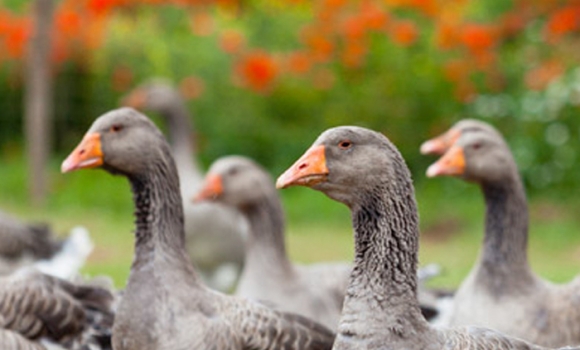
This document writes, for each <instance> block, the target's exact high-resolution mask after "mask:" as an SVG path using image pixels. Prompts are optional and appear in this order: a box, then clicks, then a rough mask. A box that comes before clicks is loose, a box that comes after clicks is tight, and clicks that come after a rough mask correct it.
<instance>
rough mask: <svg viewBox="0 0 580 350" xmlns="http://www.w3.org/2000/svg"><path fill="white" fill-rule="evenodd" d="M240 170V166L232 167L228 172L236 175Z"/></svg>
mask: <svg viewBox="0 0 580 350" xmlns="http://www.w3.org/2000/svg"><path fill="white" fill-rule="evenodd" d="M238 172H239V169H238V168H231V169H230V170H229V171H228V173H229V175H230V176H234V175H236V174H237V173H238Z"/></svg>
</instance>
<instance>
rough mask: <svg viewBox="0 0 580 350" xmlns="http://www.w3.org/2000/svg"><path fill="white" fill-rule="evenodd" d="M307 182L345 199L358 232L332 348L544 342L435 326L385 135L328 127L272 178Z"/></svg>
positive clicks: (405, 177) (399, 162)
mask: <svg viewBox="0 0 580 350" xmlns="http://www.w3.org/2000/svg"><path fill="white" fill-rule="evenodd" d="M291 185H303V186H308V187H312V188H314V189H316V190H319V191H321V192H323V193H325V194H326V195H327V196H329V197H330V198H331V199H334V200H336V201H339V202H342V203H344V204H346V205H347V206H348V207H349V208H350V210H351V213H352V222H353V228H354V238H355V260H354V266H353V272H352V274H351V277H350V281H349V286H348V289H347V292H346V297H345V301H344V307H343V311H342V316H341V320H340V324H339V327H338V332H337V337H336V340H335V344H334V347H333V349H335V350H346V349H349V350H350V349H353V350H354V349H357V350H361V349H366V350H371V349H372V350H374V349H389V350H395V349H401V350H402V349H405V350H414V349H417V350H419V349H423V350H425V349H427V350H443V349H444V350H460V349H461V350H466V349H473V350H475V349H498V350H499V349H501V350H507V349H542V347H540V346H535V345H532V344H530V343H527V342H525V341H523V340H520V339H517V338H511V337H509V336H506V335H503V334H501V333H499V332H496V331H493V330H489V329H485V328H477V327H461V328H434V327H432V326H430V325H429V324H428V323H427V321H426V320H425V319H424V318H423V316H422V315H421V312H420V309H419V302H418V300H417V253H418V241H419V239H418V238H419V228H418V223H419V221H418V215H417V207H416V203H415V196H414V188H413V185H412V180H411V176H410V173H409V170H408V168H407V166H406V164H405V162H404V160H403V158H402V156H401V155H400V153H399V152H398V150H397V149H396V147H395V146H394V145H393V144H392V143H391V142H390V141H389V140H388V139H387V138H386V137H385V136H383V135H382V134H380V133H378V132H374V131H372V130H369V129H365V128H360V127H352V126H344V127H337V128H332V129H329V130H327V131H325V132H324V133H323V134H322V135H320V136H319V138H318V139H317V140H316V141H315V142H314V144H313V145H312V146H311V147H310V149H308V150H307V151H306V153H305V154H304V155H303V156H302V157H301V158H300V159H298V160H297V161H296V163H294V165H292V166H291V167H290V168H289V169H288V170H287V171H286V172H285V173H284V174H282V175H281V176H280V177H279V178H278V181H277V186H278V187H279V188H284V187H288V186H291Z"/></svg>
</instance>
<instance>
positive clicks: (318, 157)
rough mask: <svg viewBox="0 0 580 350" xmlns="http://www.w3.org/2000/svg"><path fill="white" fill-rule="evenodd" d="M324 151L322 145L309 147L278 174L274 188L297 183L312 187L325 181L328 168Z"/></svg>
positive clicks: (296, 184)
mask: <svg viewBox="0 0 580 350" xmlns="http://www.w3.org/2000/svg"><path fill="white" fill-rule="evenodd" d="M324 153H325V148H324V146H314V147H311V148H310V149H309V150H307V151H306V153H304V155H302V157H300V159H298V160H297V161H296V163H294V164H293V165H292V166H291V167H290V168H288V170H286V171H285V172H284V174H282V175H280V177H279V178H278V180H277V181H276V188H278V189H281V188H286V187H290V186H298V185H300V186H308V187H312V186H314V185H316V184H319V183H321V182H324V181H326V178H327V177H328V168H327V166H326V157H325V155H324Z"/></svg>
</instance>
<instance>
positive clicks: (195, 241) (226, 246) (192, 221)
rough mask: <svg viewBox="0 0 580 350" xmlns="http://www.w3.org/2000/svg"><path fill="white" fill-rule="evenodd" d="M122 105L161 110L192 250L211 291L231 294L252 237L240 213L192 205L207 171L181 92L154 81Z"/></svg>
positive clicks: (133, 94)
mask: <svg viewBox="0 0 580 350" xmlns="http://www.w3.org/2000/svg"><path fill="white" fill-rule="evenodd" d="M122 104H123V105H125V106H128V107H133V108H135V109H137V110H141V111H152V112H156V113H157V114H159V115H160V116H161V117H162V119H163V120H164V122H165V123H166V125H167V126H168V135H169V141H170V144H171V150H172V153H173V157H174V159H175V162H176V165H177V172H178V175H179V179H180V183H181V197H182V198H183V200H184V202H183V209H184V219H185V241H186V245H187V251H188V253H189V256H190V258H191V260H192V261H193V263H194V264H195V266H196V267H197V268H198V271H199V272H201V274H202V276H203V277H204V280H205V281H206V282H207V283H208V284H209V285H210V286H211V287H212V288H215V289H217V290H220V291H231V290H232V289H233V288H234V286H235V284H236V281H237V279H238V277H239V274H240V271H241V269H242V266H243V263H244V248H243V247H244V243H243V240H242V237H245V235H246V234H247V223H246V222H245V221H243V219H242V218H241V217H240V215H238V214H237V213H236V212H235V211H233V210H230V209H229V208H227V207H224V206H222V205H219V204H218V203H210V202H204V203H196V204H193V203H191V202H190V201H189V199H190V198H191V197H192V196H193V195H195V194H196V193H197V192H198V191H199V189H200V187H201V184H202V181H203V173H202V171H201V169H200V166H199V164H198V163H197V161H196V157H195V154H196V147H195V141H196V140H195V138H194V137H193V136H194V130H193V127H192V118H191V115H190V114H189V111H188V109H187V106H186V104H185V101H184V99H183V97H182V95H181V93H180V92H179V91H178V90H177V89H176V88H174V87H173V86H172V85H171V84H170V83H169V82H168V81H165V80H163V79H150V80H148V81H146V82H144V83H142V84H141V85H139V86H137V87H136V88H135V89H133V90H132V91H131V92H130V93H129V94H127V96H125V98H123V101H122ZM216 218H219V220H218V219H216Z"/></svg>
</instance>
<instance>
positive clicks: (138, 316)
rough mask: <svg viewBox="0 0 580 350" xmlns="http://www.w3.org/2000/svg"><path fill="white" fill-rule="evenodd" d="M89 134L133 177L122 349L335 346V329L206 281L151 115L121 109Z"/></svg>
mask: <svg viewBox="0 0 580 350" xmlns="http://www.w3.org/2000/svg"><path fill="white" fill-rule="evenodd" d="M89 134H91V135H95V134H97V135H100V144H101V147H102V159H103V164H102V167H103V168H104V169H106V170H108V171H109V172H111V173H114V174H122V175H124V176H126V177H127V178H128V179H129V181H130V183H131V188H132V191H133V198H134V202H135V225H136V230H135V258H134V260H133V265H132V267H131V273H130V276H129V281H128V283H127V287H126V290H125V293H124V296H123V299H122V300H121V302H120V304H119V308H118V312H117V315H116V319H115V325H114V330H113V347H114V348H115V349H116V350H137V349H138V350H148V349H151V350H153V349H172V350H185V349H188V350H189V349H329V348H330V347H331V345H332V341H333V334H332V332H330V331H329V330H328V329H326V328H325V327H323V326H321V325H319V324H316V323H314V322H312V321H310V320H307V319H306V318H304V317H301V316H297V315H292V314H284V313H281V312H277V311H273V310H271V309H269V308H267V307H265V306H263V305H261V304H258V303H255V302H252V301H249V300H246V299H243V298H235V297H231V296H226V295H223V294H221V293H219V292H216V291H212V290H210V289H209V288H207V287H205V285H204V284H203V283H202V281H201V279H200V277H199V276H198V274H197V272H196V271H195V270H194V268H193V266H192V265H191V263H190V261H189V257H188V255H187V253H186V251H185V248H184V246H185V245H184V241H185V234H184V228H183V209H182V200H181V195H180V191H179V179H178V175H177V170H176V167H175V163H174V160H173V158H172V156H171V151H170V148H169V145H168V144H167V142H166V141H165V139H164V137H163V135H162V134H161V132H160V131H159V130H158V129H157V128H156V127H155V125H154V124H153V123H152V122H151V121H150V120H149V119H147V118H146V117H145V116H143V115H142V114H140V113H139V112H137V111H135V110H133V109H131V108H121V109H117V110H113V111H111V112H109V113H107V114H105V115H103V116H101V117H99V118H98V119H97V120H96V121H95V122H94V123H93V125H92V127H91V128H90V129H89V131H88V133H87V135H89ZM81 149H82V148H81ZM79 152H80V153H82V151H79ZM73 154H75V153H74V152H73ZM69 159H70V158H69ZM67 162H68V160H67V161H65V163H63V168H66V167H65V165H64V164H68V163H67Z"/></svg>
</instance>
